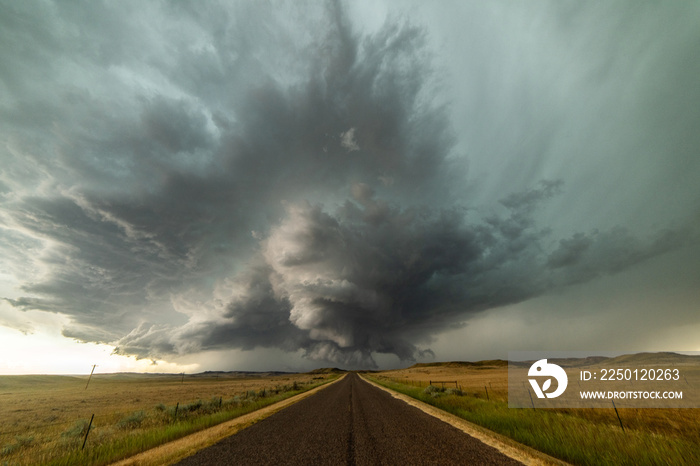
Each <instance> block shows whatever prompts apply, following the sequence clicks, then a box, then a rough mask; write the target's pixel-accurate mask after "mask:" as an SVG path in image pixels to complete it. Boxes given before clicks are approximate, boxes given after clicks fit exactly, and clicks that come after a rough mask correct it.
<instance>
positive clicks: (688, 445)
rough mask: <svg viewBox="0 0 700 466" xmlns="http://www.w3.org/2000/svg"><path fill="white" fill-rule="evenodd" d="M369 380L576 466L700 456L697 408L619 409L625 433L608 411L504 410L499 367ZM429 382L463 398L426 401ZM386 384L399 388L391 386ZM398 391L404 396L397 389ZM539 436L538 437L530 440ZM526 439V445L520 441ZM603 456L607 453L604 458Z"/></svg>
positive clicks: (448, 366)
mask: <svg viewBox="0 0 700 466" xmlns="http://www.w3.org/2000/svg"><path fill="white" fill-rule="evenodd" d="M371 376H372V377H373V378H375V379H376V380H378V381H382V380H384V381H387V382H389V386H390V387H391V388H395V389H399V390H400V391H402V392H403V393H406V394H409V395H411V396H414V397H417V398H418V399H422V398H425V399H424V400H423V401H428V402H431V404H435V405H436V406H438V407H440V408H442V409H446V410H448V411H450V412H452V411H453V410H454V411H455V412H454V414H458V415H460V416H463V417H465V418H466V419H468V420H471V421H472V422H476V423H478V424H481V425H483V426H484V427H487V428H490V429H493V430H496V431H498V432H499V433H501V434H504V435H508V436H512V434H513V433H515V434H517V435H522V438H521V439H519V441H521V442H524V443H527V444H528V445H530V446H532V447H534V448H537V449H540V450H542V451H545V452H546V453H549V454H552V455H554V456H556V457H559V458H562V459H565V460H567V461H570V462H573V463H577V464H634V462H626V461H627V460H626V459H625V458H628V457H631V456H629V455H628V456H626V453H625V451H626V448H627V446H630V445H634V446H639V445H643V446H642V447H640V448H641V449H642V450H644V449H646V450H648V453H649V455H646V456H645V454H644V452H641V453H640V456H639V457H637V460H639V461H641V462H642V463H644V462H645V461H651V462H650V463H648V464H657V462H658V458H667V460H665V461H662V462H661V463H660V464H695V463H694V462H695V461H696V460H697V459H698V455H699V454H700V451H698V447H697V439H698V438H700V410H698V409H659V408H646V409H638V408H618V411H619V413H620V417H621V419H622V422H623V424H624V427H625V431H624V432H622V431H621V429H620V427H619V422H618V419H617V416H616V415H615V412H614V410H613V409H612V407H611V408H609V409H603V408H596V409H591V408H588V409H537V410H529V409H525V410H523V409H509V408H508V404H507V403H508V368H507V365H504V364H503V362H501V363H498V365H495V364H491V365H489V364H483V365H465V364H459V363H443V364H438V365H434V366H430V365H417V366H414V367H411V368H407V369H401V370H393V371H383V372H378V373H373V374H371ZM431 381H432V384H433V385H434V386H437V387H442V384H441V383H437V382H443V381H444V382H457V385H458V387H459V388H461V390H462V391H463V392H464V396H442V397H440V398H437V399H435V400H431V399H430V398H431V397H430V396H429V395H425V394H424V392H425V391H424V388H425V387H427V386H428V385H429V384H430V382H431ZM392 383H396V384H400V385H393V386H392ZM402 386H403V387H405V389H402V388H401V387H402ZM454 386H455V384H454V383H446V384H445V388H450V387H454ZM412 387H423V389H418V388H416V389H413V388H412ZM487 390H488V401H487V395H486V392H487ZM470 400H473V401H470ZM463 405H464V406H463ZM540 418H541V419H540ZM501 428H502V429H501ZM552 430H558V431H559V432H557V433H556V434H557V437H556V441H554V440H552V437H549V436H548V435H549V433H551V432H552ZM528 431H529V432H528ZM548 431H549V433H548ZM564 431H570V432H564ZM603 433H604V434H603ZM526 434H527V435H526ZM540 434H541V435H540ZM538 435H539V436H541V437H542V438H540V439H536V438H534V437H535V436H538ZM530 437H532V442H528V441H526V440H524V439H529V438H530ZM584 440H585V441H586V442H588V443H589V446H588V448H587V449H588V450H590V449H592V447H591V446H595V448H598V449H599V450H600V451H598V452H596V455H598V456H590V454H591V452H589V451H585V449H582V450H584V451H576V449H577V448H578V447H577V446H576V445H575V444H576V443H579V444H583V443H584ZM562 442H571V445H564V444H562ZM543 446H544V448H543ZM548 447H551V448H549V449H548ZM629 448H632V447H631V446H630V447H629ZM635 448H636V447H635ZM606 450H610V451H609V452H607V453H606ZM558 453H559V454H558ZM601 461H602V463H601Z"/></svg>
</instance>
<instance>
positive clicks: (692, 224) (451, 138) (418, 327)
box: [0, 0, 700, 373]
mask: <svg viewBox="0 0 700 466" xmlns="http://www.w3.org/2000/svg"><path fill="white" fill-rule="evenodd" d="M698 24H700V4H698V3H697V2H640V1H636V0H635V1H628V2H623V1H621V2H607V1H601V2H579V1H570V2H564V1H551V2H547V1H535V2H527V3H522V2H509V1H493V2H482V1H474V2H467V1H453V2H448V1H442V2H404V1H401V2H399V1H386V2H374V1H372V2H369V1H368V2H348V3H343V2H340V3H335V2H328V3H323V2H269V3H267V2H252V1H250V2H213V1H212V2H186V1H185V2H141V1H131V2H73V1H71V2H67V1H66V2H63V1H61V2H51V1H45V2H39V1H31V2H12V1H0V43H2V47H0V141H1V142H2V144H1V145H0V297H1V298H3V299H2V300H1V301H0V354H2V355H3V356H2V357H1V358H0V373H2V372H5V373H8V372H23V371H30V370H31V371H49V372H51V371H76V370H78V369H75V368H79V367H82V366H86V367H89V364H92V362H91V361H92V360H94V359H95V358H98V357H99V358H102V359H101V360H100V362H101V363H102V364H103V365H104V366H105V367H117V368H120V369H123V368H138V369H139V370H142V369H143V368H144V367H143V366H139V365H138V363H136V362H134V360H133V357H137V358H140V359H143V360H146V361H150V360H153V361H159V364H160V366H158V367H157V368H156V370H163V369H164V368H165V369H167V370H180V369H183V370H205V369H261V370H263V369H301V368H309V367H313V366H319V365H335V366H342V367H376V366H377V365H378V366H380V367H394V366H398V365H405V364H408V363H410V361H413V360H420V361H423V360H431V359H433V358H436V359H439V360H445V359H470V360H474V359H483V358H496V357H505V356H506V355H507V352H508V351H509V350H544V349H547V350H549V349H551V350H585V351H596V350H614V351H642V350H700V341H698V338H697V335H698V334H700V312H699V311H700V308H699V304H698V303H700V286H698V285H699V284H700V247H699V244H698V240H699V239H700V235H699V230H698V228H699V227H700V187H699V186H700V84H699V83H700V80H698V76H700V60H699V58H700V28H698V27H697V25H698ZM73 341H79V342H86V343H89V345H84V346H83V348H92V350H90V351H88V350H86V351H85V352H84V354H83V355H82V356H81V355H80V351H79V350H77V349H76V348H77V347H76V346H75V345H74V344H73V343H71V342H73ZM38 343H42V344H41V350H40V351H39V350H36V351H32V350H31V348H36V347H37V344H38ZM95 344H99V346H96V345H95ZM71 345H73V346H71ZM67 348H70V349H67ZM52 349H54V350H55V354H57V355H64V356H61V357H63V358H64V359H69V360H71V361H73V358H74V360H75V365H74V366H73V365H71V363H69V362H66V363H65V365H63V366H60V367H61V368H60V369H56V367H57V366H55V364H56V363H55V362H51V363H49V362H47V363H46V364H44V365H42V362H41V361H42V356H41V355H42V354H43V355H46V354H50V353H51V351H52ZM98 349H99V351H98ZM13 350H16V351H13ZM91 351H92V352H91ZM111 351H114V353H115V355H113V356H109V353H110V352H111ZM17 353H19V354H17ZM97 353H99V354H100V355H97ZM110 358H111V359H110ZM127 358H131V359H127ZM103 360H104V361H103ZM115 360H119V361H121V362H120V363H119V364H117V363H109V362H108V361H115ZM126 361H131V362H126ZM64 362H65V361H64ZM51 364H53V366H51V367H49V366H50V365H51ZM110 364H112V365H110ZM44 367H47V368H46V369H44ZM52 367H53V369H52Z"/></svg>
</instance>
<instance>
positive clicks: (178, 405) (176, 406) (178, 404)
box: [174, 401, 180, 419]
mask: <svg viewBox="0 0 700 466" xmlns="http://www.w3.org/2000/svg"><path fill="white" fill-rule="evenodd" d="M179 407H180V402H179V401H178V402H177V404H176V405H175V416H174V418H175V419H177V409H178V408H179Z"/></svg>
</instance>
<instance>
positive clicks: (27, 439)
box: [0, 435, 34, 456]
mask: <svg viewBox="0 0 700 466" xmlns="http://www.w3.org/2000/svg"><path fill="white" fill-rule="evenodd" d="M33 442H34V437H32V436H30V435H26V436H22V435H18V436H16V437H15V443H10V444H8V445H5V446H4V447H2V450H0V455H2V456H7V455H11V454H12V453H14V452H16V451H17V450H20V449H22V448H24V447H28V446H30V445H31V444H32V443H33Z"/></svg>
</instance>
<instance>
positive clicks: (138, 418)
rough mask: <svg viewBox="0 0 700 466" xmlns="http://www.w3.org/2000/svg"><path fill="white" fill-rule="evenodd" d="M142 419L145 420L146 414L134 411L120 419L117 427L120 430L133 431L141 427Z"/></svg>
mask: <svg viewBox="0 0 700 466" xmlns="http://www.w3.org/2000/svg"><path fill="white" fill-rule="evenodd" d="M144 419H146V414H145V413H144V412H143V411H136V412H134V413H131V414H129V415H128V416H126V417H124V418H122V419H121V420H120V421H119V422H118V423H117V427H119V428H120V429H135V428H137V427H139V426H140V425H141V423H142V422H143V420H144Z"/></svg>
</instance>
